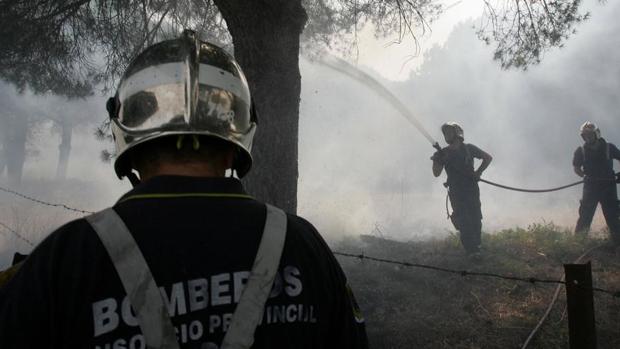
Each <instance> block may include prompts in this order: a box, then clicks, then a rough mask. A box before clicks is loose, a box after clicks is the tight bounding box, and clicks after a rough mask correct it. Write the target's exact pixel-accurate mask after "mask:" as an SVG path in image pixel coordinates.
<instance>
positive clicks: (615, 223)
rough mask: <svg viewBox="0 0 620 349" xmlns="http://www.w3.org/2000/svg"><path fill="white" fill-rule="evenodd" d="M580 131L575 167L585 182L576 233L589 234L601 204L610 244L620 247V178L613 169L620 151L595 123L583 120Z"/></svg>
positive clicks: (574, 158)
mask: <svg viewBox="0 0 620 349" xmlns="http://www.w3.org/2000/svg"><path fill="white" fill-rule="evenodd" d="M580 133H581V138H583V140H584V144H583V146H580V147H579V148H577V149H576V150H575V153H574V155H573V168H574V170H575V173H576V174H577V175H578V176H579V177H583V179H584V183H583V196H582V198H581V203H580V205H579V219H578V220H577V225H576V227H575V233H577V234H583V235H586V234H587V233H588V231H589V230H590V224H592V218H593V217H594V212H595V211H596V206H598V204H599V203H600V204H601V208H602V209H603V215H604V216H605V221H606V222H607V227H608V228H609V233H610V235H611V245H612V246H615V247H620V219H619V218H618V214H619V213H620V212H619V211H618V193H617V187H616V181H617V180H618V179H617V178H616V177H615V175H614V168H613V160H614V159H616V160H619V161H620V150H618V148H617V147H616V146H615V145H613V144H612V143H608V142H607V141H605V139H604V138H603V137H601V132H600V130H599V129H598V127H597V126H596V125H595V124H593V123H592V122H589V121H588V122H586V123H584V124H583V125H582V126H581V129H580Z"/></svg>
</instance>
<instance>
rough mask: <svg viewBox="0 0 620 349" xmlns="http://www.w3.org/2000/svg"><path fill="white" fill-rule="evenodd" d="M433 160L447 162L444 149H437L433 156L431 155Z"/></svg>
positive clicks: (441, 162)
mask: <svg viewBox="0 0 620 349" xmlns="http://www.w3.org/2000/svg"><path fill="white" fill-rule="evenodd" d="M431 160H433V161H436V162H438V163H440V164H442V165H443V164H445V156H444V154H443V152H442V151H439V150H438V151H436V152H435V153H434V154H433V156H431Z"/></svg>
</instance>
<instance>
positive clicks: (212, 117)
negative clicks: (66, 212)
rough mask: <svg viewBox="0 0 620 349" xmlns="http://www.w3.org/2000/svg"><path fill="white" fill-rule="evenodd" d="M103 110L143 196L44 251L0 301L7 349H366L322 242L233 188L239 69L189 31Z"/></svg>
mask: <svg viewBox="0 0 620 349" xmlns="http://www.w3.org/2000/svg"><path fill="white" fill-rule="evenodd" d="M108 112H109V113H110V117H111V118H112V120H111V121H112V132H113V135H114V138H115V142H116V149H117V154H118V156H117V158H116V160H115V163H114V167H115V171H116V173H117V175H118V176H119V177H121V178H122V177H131V179H132V182H133V183H134V184H135V185H136V186H135V188H134V189H133V190H131V191H130V192H128V193H127V194H125V195H124V196H123V197H121V198H120V200H119V201H118V202H117V203H116V204H115V205H114V207H113V208H112V209H107V210H104V211H101V212H98V213H96V214H94V215H91V216H88V217H86V218H85V219H78V220H76V221H73V222H70V223H68V224H66V225H65V226H63V227H61V228H60V229H58V230H57V231H55V232H53V233H52V234H51V235H50V236H49V237H48V238H46V239H45V240H44V241H43V242H42V243H41V244H40V245H39V246H37V247H36V249H35V250H34V251H33V252H32V254H31V255H30V256H29V257H28V258H27V260H26V261H25V262H24V263H23V265H22V266H21V268H20V269H19V271H18V272H17V274H16V275H15V276H14V277H13V278H12V279H11V280H10V281H9V282H8V284H6V286H5V287H3V288H2V289H1V290H0V348H2V349H11V348H20V349H24V348H63V349H67V348H207V349H212V348H218V347H219V348H249V347H250V346H252V348H366V347H367V340H366V333H365V327H364V323H363V318H362V317H361V315H360V312H359V310H358V308H357V306H356V304H355V300H354V298H353V294H352V292H351V290H350V288H349V287H348V286H347V282H346V279H345V275H344V274H343V272H342V270H341V268H340V266H339V264H338V262H337V261H336V259H335V258H334V256H333V254H332V253H331V251H330V250H329V248H328V246H327V245H326V244H325V242H324V241H323V239H322V238H321V236H320V235H319V233H318V232H317V231H316V230H315V228H314V227H313V226H312V225H311V224H310V223H308V222H307V221H305V220H304V219H302V218H300V217H298V216H295V215H292V214H285V213H284V212H283V211H281V210H279V209H277V208H275V207H273V206H270V205H265V204H263V203H261V202H259V201H257V200H255V199H253V198H251V197H250V196H248V195H247V194H246V192H245V191H244V189H243V187H242V185H241V182H240V181H239V180H238V179H236V178H234V177H232V176H229V175H230V173H231V172H233V171H234V173H236V174H237V175H238V177H243V176H244V175H245V174H246V173H247V172H248V171H249V170H250V166H251V164H252V157H251V155H250V149H251V145H252V139H253V136H254V132H255V130H256V123H257V117H256V114H255V112H254V108H252V101H251V97H250V92H249V89H248V86H247V82H246V80H245V77H244V75H243V73H242V71H241V69H240V68H239V66H238V64H237V63H236V62H235V61H234V59H233V58H232V56H230V55H229V54H228V53H226V52H225V51H224V50H222V49H220V48H219V47H217V46H215V45H212V44H210V43H206V42H201V41H199V40H197V39H196V38H195V34H194V33H192V32H190V31H186V32H185V33H184V34H183V35H182V36H181V38H180V39H177V40H169V41H164V42H161V43H159V44H156V45H153V46H151V47H149V48H147V49H146V50H145V51H144V52H143V53H141V54H140V55H139V56H138V57H137V58H136V59H135V60H134V61H133V62H132V63H131V64H130V65H129V67H128V68H127V71H126V73H125V75H124V76H123V78H122V80H121V82H120V85H119V89H118V92H117V95H116V97H115V98H113V99H111V100H110V101H109V102H108ZM274 120H277V118H276V119H274ZM133 170H135V171H137V173H138V175H139V179H138V176H137V175H136V174H135V173H134V172H133ZM274 171H276V170H275V169H274ZM274 173H275V172H274ZM274 180H277V176H276V175H274ZM138 182H139V183H138Z"/></svg>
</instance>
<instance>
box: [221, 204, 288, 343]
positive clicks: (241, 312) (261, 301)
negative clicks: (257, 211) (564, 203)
mask: <svg viewBox="0 0 620 349" xmlns="http://www.w3.org/2000/svg"><path fill="white" fill-rule="evenodd" d="M285 237H286V213H284V211H282V210H281V209H279V208H277V207H274V206H271V205H267V217H266V218H265V229H264V231H263V237H262V239H261V242H260V245H259V247H258V252H257V253H256V258H255V259H254V265H253V266H252V272H251V273H250V277H249V278H248V282H247V284H246V285H245V288H244V289H243V292H242V293H241V298H240V299H239V304H237V308H236V309H235V313H234V314H233V318H232V322H231V325H230V327H229V328H228V331H227V332H226V335H225V337H224V340H223V341H222V346H221V349H246V348H250V347H251V346H252V344H253V343H254V332H255V331H256V327H257V326H258V324H259V322H260V321H261V319H262V318H263V312H264V310H265V303H266V302H267V298H268V297H269V294H270V293H271V288H272V286H273V281H274V279H275V276H276V272H277V271H278V266H279V265H280V257H281V256H282V250H283V248H284V240H285Z"/></svg>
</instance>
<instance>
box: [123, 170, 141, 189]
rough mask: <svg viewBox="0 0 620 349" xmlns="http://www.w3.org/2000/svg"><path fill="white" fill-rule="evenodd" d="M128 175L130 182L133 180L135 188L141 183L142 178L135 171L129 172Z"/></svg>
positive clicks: (132, 183) (132, 184)
mask: <svg viewBox="0 0 620 349" xmlns="http://www.w3.org/2000/svg"><path fill="white" fill-rule="evenodd" d="M126 177H127V178H128V179H129V182H131V186H132V187H134V188H135V187H137V186H138V184H140V178H138V176H136V174H135V173H133V172H129V173H128V174H127V176H126Z"/></svg>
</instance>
